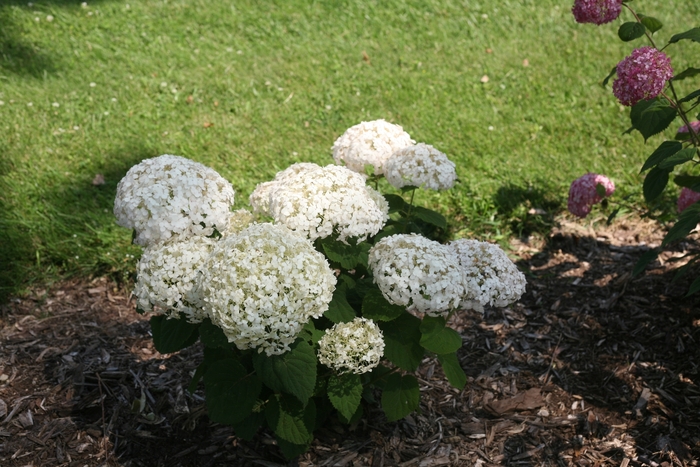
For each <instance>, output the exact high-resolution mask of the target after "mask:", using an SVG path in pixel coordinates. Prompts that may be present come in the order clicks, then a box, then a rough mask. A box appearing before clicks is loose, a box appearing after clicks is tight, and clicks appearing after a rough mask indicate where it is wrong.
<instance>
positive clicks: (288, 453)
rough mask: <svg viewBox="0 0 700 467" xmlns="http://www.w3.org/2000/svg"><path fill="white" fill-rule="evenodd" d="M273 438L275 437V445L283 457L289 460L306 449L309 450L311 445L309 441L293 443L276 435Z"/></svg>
mask: <svg viewBox="0 0 700 467" xmlns="http://www.w3.org/2000/svg"><path fill="white" fill-rule="evenodd" d="M275 438H276V439H277V447H279V448H280V451H282V455H283V456H284V457H285V459H287V460H289V461H291V460H293V459H296V458H297V457H299V456H301V455H302V454H304V453H305V452H306V451H308V450H309V447H310V446H311V441H309V442H308V443H304V444H294V443H290V442H289V441H286V440H284V439H282V438H280V437H279V436H277V435H275ZM269 465H274V464H269Z"/></svg>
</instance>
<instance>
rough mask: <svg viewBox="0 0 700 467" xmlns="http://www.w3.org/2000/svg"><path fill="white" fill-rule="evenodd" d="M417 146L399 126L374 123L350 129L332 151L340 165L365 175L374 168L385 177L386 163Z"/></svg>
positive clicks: (360, 124) (378, 121) (334, 158)
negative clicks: (411, 146)
mask: <svg viewBox="0 0 700 467" xmlns="http://www.w3.org/2000/svg"><path fill="white" fill-rule="evenodd" d="M414 143H415V141H413V140H412V139H411V136H410V135H409V134H408V133H406V132H405V131H404V130H403V128H401V127H400V126H399V125H395V124H393V123H389V122H387V121H385V120H374V121H371V122H362V123H359V124H357V125H355V126H352V127H350V128H348V129H347V130H346V131H345V133H343V134H342V135H341V136H340V137H339V138H338V139H337V140H336V141H335V143H333V147H332V148H331V150H332V151H333V160H335V163H336V164H338V165H345V166H346V167H347V168H348V169H350V170H352V171H355V172H358V173H361V174H364V173H365V165H371V166H373V167H374V173H375V174H377V175H381V174H383V173H384V163H385V162H386V160H387V159H388V158H389V157H390V156H391V155H392V154H393V153H394V152H395V151H397V150H399V149H401V148H405V147H406V146H410V145H412V144H414Z"/></svg>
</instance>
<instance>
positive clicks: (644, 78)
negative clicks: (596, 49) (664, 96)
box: [613, 47, 673, 105]
mask: <svg viewBox="0 0 700 467" xmlns="http://www.w3.org/2000/svg"><path fill="white" fill-rule="evenodd" d="M671 78H673V69H672V68H671V60H669V58H668V57H667V56H666V54H665V53H663V52H661V51H660V50H657V49H655V48H654V47H640V48H638V49H634V50H633V51H632V54H631V55H629V56H628V57H625V58H624V59H623V60H622V61H621V62H620V63H618V64H617V78H616V79H615V81H614V82H613V94H615V97H617V98H618V99H619V100H620V103H621V104H622V105H634V104H636V103H637V102H639V101H641V100H650V99H653V98H655V97H656V96H658V95H659V93H660V92H661V91H663V89H664V86H665V85H666V81H668V80H669V79H671Z"/></svg>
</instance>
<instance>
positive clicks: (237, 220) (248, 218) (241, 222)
mask: <svg viewBox="0 0 700 467" xmlns="http://www.w3.org/2000/svg"><path fill="white" fill-rule="evenodd" d="M254 220H255V216H254V215H253V213H252V212H250V211H248V210H247V209H238V210H236V211H233V212H232V213H231V216H230V217H229V220H228V225H227V226H226V227H225V228H224V230H223V231H221V232H220V233H221V235H222V236H226V235H232V234H235V233H238V232H240V231H241V230H243V229H245V228H246V227H248V226H249V225H250V224H252V223H253V221H254Z"/></svg>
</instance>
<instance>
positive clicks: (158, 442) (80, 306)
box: [0, 220, 700, 467]
mask: <svg viewBox="0 0 700 467" xmlns="http://www.w3.org/2000/svg"><path fill="white" fill-rule="evenodd" d="M661 238H662V232H661V230H660V229H659V228H658V226H656V225H654V224H651V223H646V222H641V221H631V220H623V221H620V222H617V223H616V224H615V225H613V226H612V227H609V228H598V229H596V230H593V229H591V228H585V227H581V226H580V225H579V224H575V223H569V222H566V221H562V222H561V228H558V229H556V230H555V231H553V232H552V233H551V234H550V236H549V237H548V238H547V239H546V240H545V241H542V242H540V244H537V243H535V242H531V243H523V242H520V241H516V242H513V249H514V250H513V252H514V254H516V255H517V256H518V257H519V261H518V264H519V266H520V267H521V268H522V270H523V271H524V272H526V274H527V277H528V291H527V293H526V294H525V296H523V298H522V300H521V301H520V302H519V303H518V304H515V305H513V306H511V307H509V308H507V309H504V310H495V309H494V310H487V311H486V313H484V314H483V315H482V314H479V313H474V312H467V313H461V314H459V316H458V317H457V318H456V319H455V320H454V322H453V323H452V325H453V326H454V327H455V328H456V329H458V330H459V331H460V332H461V334H462V336H463V341H464V346H463V348H462V350H461V351H460V354H459V355H460V360H461V362H462V366H463V368H464V370H465V372H466V373H467V376H468V383H467V386H466V388H465V389H464V390H462V391H458V390H455V389H453V388H451V387H450V386H449V385H448V384H447V383H446V381H445V378H444V376H443V374H442V372H441V369H440V366H439V364H437V363H436V361H435V360H434V359H432V358H426V359H425V361H424V363H423V365H422V366H421V368H420V370H419V374H418V375H417V376H418V378H419V382H420V384H421V391H422V403H421V408H420V411H418V412H416V413H414V414H412V415H411V416H409V417H407V418H406V419H405V420H402V421H400V422H396V423H389V422H387V421H386V419H385V418H384V417H383V415H382V412H381V411H380V410H378V409H377V410H373V411H371V412H370V413H368V414H366V416H365V417H364V418H363V419H362V421H361V422H360V423H359V424H358V425H357V426H353V427H350V428H348V427H344V426H341V425H336V424H334V423H328V424H327V425H325V426H324V427H323V428H322V429H321V430H319V431H318V436H317V439H316V440H315V441H314V443H313V445H312V447H311V449H310V451H309V452H308V453H307V454H305V455H303V456H302V457H300V458H299V459H297V460H295V461H292V462H286V461H285V460H284V459H283V458H282V456H281V455H280V453H279V451H278V449H277V447H276V446H275V444H274V440H273V438H272V437H271V436H270V435H269V433H266V432H261V433H259V435H258V436H257V437H256V438H255V440H254V441H253V442H246V441H242V440H239V439H238V438H236V436H235V435H234V434H233V432H232V431H231V430H230V429H229V428H227V427H226V426H221V425H217V424H213V423H210V422H209V420H208V418H207V416H206V408H205V405H204V400H203V397H202V396H203V393H202V390H201V386H200V389H199V390H198V391H197V392H195V393H194V394H190V393H189V392H188V391H187V386H188V384H189V380H190V375H191V374H192V373H193V371H194V369H195V368H196V366H197V363H198V362H199V361H200V358H201V349H199V348H198V347H196V346H195V347H193V348H191V349H187V350H186V351H183V352H180V353H177V354H172V355H161V354H159V353H158V352H157V351H156V350H155V349H154V348H153V344H152V342H151V339H150V336H149V326H148V322H147V320H146V318H144V317H142V316H140V315H138V314H137V313H136V312H135V310H134V303H133V300H131V299H130V297H129V295H128V292H127V291H126V290H124V289H122V288H119V287H117V286H116V285H114V284H113V283H110V282H108V281H107V280H105V279H97V280H94V281H92V282H89V283H87V282H84V281H82V282H81V281H69V282H65V283H62V284H58V285H56V286H54V287H51V288H50V289H48V290H35V291H34V292H33V294H32V295H31V296H27V297H21V298H16V299H14V300H12V301H11V302H10V303H8V304H6V305H4V306H3V307H2V308H0V465H2V466H3V467H15V466H17V467H28V466H33V467H40V466H41V467H44V466H80V467H82V466H124V467H137V466H149V467H150V466H168V467H178V466H197V467H205V466H265V467H273V466H285V465H289V466H300V467H311V466H338V467H344V466H348V467H350V466H371V467H381V466H403V467H407V466H416V467H432V466H495V465H506V466H523V467H525V466H536V465H537V466H550V465H551V466H569V465H577V466H623V467H628V466H651V467H658V466H664V467H666V466H691V465H697V459H700V385H699V384H700V373H699V368H698V365H700V345H699V343H700V306H699V305H700V301H699V300H700V298H699V297H700V295H696V296H691V297H685V292H686V291H687V288H688V285H689V283H690V279H691V278H693V277H695V276H696V275H697V274H698V272H699V271H696V272H695V274H694V275H691V276H690V277H689V278H686V279H682V280H680V281H677V282H675V283H674V282H672V279H673V276H674V274H675V270H676V269H677V267H678V266H679V265H680V264H683V260H682V259H680V260H679V258H681V257H682V256H683V254H684V253H687V252H688V251H690V250H693V249H698V248H700V242H698V240H697V238H693V239H691V240H690V241H686V242H682V243H680V244H678V245H675V246H673V247H672V248H669V249H667V250H666V251H664V253H663V254H662V256H661V257H660V259H659V260H658V261H656V262H655V263H653V264H652V265H650V266H649V268H647V270H646V271H645V273H643V274H642V275H640V276H638V277H635V278H632V277H631V275H630V271H631V269H632V266H633V265H634V263H635V262H636V260H637V258H639V256H640V255H641V254H642V253H644V251H646V250H647V249H648V248H649V247H650V246H655V245H658V244H659V243H660V241H661Z"/></svg>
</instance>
